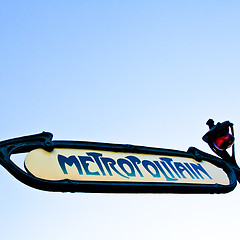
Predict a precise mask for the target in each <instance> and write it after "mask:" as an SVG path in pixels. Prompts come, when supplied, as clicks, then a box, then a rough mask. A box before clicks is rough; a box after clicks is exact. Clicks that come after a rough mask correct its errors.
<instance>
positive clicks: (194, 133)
mask: <svg viewBox="0 0 240 240" xmlns="http://www.w3.org/2000/svg"><path fill="white" fill-rule="evenodd" d="M0 22H1V24H0V36H1V37H0V65H1V68H0V81H1V95H0V101H1V106H2V115H1V118H0V124H1V126H2V127H1V134H0V139H1V140H5V139H9V138H13V137H17V136H24V135H30V134H34V133H40V132H42V131H50V132H52V133H53V135H54V139H55V140H62V139H71V140H86V141H100V142H113V143H130V144H135V145H144V146H154V147H161V148H169V149H171V148H172V149H178V150H183V151H186V150H187V149H188V147H190V146H195V147H197V148H199V149H201V150H203V151H206V152H209V153H211V152H210V150H209V149H208V146H207V145H206V144H205V143H204V142H203V141H202V140H201V138H202V136H203V135H204V134H205V132H206V131H207V130H208V129H207V126H206V125H205V123H206V121H207V120H208V119H209V118H213V119H214V120H215V121H220V122H222V121H225V120H229V121H231V122H233V123H234V124H235V125H234V126H235V134H236V153H237V157H238V156H239V154H240V152H239V150H238V146H239V141H238V139H239V136H240V124H239V122H240V114H239V111H238V108H239V102H240V96H239V87H240V86H239V85H240V83H239V77H240V73H239V58H240V57H239V56H240V45H239V42H240V34H239V28H240V3H239V1H228V2H227V1H221V0H220V1H214V0H213V1H187V0H186V1H176V0H172V1H154V0H152V1H134V0H131V1H94V0H92V1H61V0H60V1H11V0H10V1H0ZM0 171H1V174H0V176H1V183H0V189H1V193H2V194H1V208H0V210H1V220H0V226H1V228H0V229H1V233H0V236H2V238H3V239H15V238H18V239H32V238H33V236H34V239H36V240H37V239H43V238H44V239H53V238H55V239H56V238H57V239H59V240H62V239H66V238H86V239H97V238H98V239H105V240H107V239H124V238H125V239H130V238H134V239H139V240H142V239H146V238H149V237H150V238H160V237H161V238H162V237H163V238H165V239H174V238H176V237H178V238H179V237H180V236H181V238H185V239H187V240H188V239H192V238H193V237H194V238H195V239H202V238H203V237H205V238H209V236H211V238H212V239H218V240H221V239H225V238H226V237H229V235H230V236H232V237H236V236H237V234H238V229H237V227H238V225H237V222H238V216H239V213H240V212H239V200H240V190H239V189H238V187H237V188H236V189H235V190H234V191H233V192H232V193H229V194H226V195H197V196H193V195H174V194H170V195H151V194H146V195H143V194H140V195H131V194H124V195H114V194H83V193H78V194H62V193H49V192H42V191H39V190H35V189H31V188H29V187H27V186H25V185H23V184H22V183H20V182H18V181H17V180H16V179H14V178H13V177H12V176H11V175H10V174H8V173H7V172H6V170H5V169H3V168H0ZM13 229H15V230H13Z"/></svg>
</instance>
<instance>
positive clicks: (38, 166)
mask: <svg viewBox="0 0 240 240" xmlns="http://www.w3.org/2000/svg"><path fill="white" fill-rule="evenodd" d="M25 167H26V169H27V170H28V171H29V172H30V173H31V174H33V175H34V176H35V177H37V178H41V179H45V180H51V181H58V180H64V179H70V180H74V181H103V182H139V183H144V182H149V183H166V182H169V183H171V182H174V183H177V184H178V183H192V184H215V183H218V184H221V185H228V184H229V179H228V176H227V174H226V173H225V172H224V171H222V169H221V168H217V167H216V166H214V165H213V164H211V163H209V162H206V161H202V162H197V161H196V160H194V159H193V158H187V157H177V156H167V157H166V156H163V155H152V154H139V153H127V152H111V151H99V150H98V151H93V150H91V149H81V150H80V149H58V148H55V149H54V150H53V151H52V152H47V151H45V150H43V149H36V150H33V151H31V152H30V153H29V154H28V155H27V156H26V159H25Z"/></svg>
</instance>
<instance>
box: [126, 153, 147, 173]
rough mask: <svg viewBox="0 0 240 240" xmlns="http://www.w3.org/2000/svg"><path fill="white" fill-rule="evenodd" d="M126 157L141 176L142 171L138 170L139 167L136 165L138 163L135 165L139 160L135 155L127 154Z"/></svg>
mask: <svg viewBox="0 0 240 240" xmlns="http://www.w3.org/2000/svg"><path fill="white" fill-rule="evenodd" d="M126 158H127V159H129V160H130V161H131V163H132V164H133V166H134V167H135V169H136V170H137V172H138V173H139V175H140V176H141V177H143V174H142V172H141V171H140V169H139V167H138V165H137V164H140V163H141V161H140V160H139V159H138V158H137V157H135V156H127V157H126Z"/></svg>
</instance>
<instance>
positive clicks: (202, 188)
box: [0, 125, 238, 193]
mask: <svg viewBox="0 0 240 240" xmlns="http://www.w3.org/2000/svg"><path fill="white" fill-rule="evenodd" d="M224 126H225V125H224ZM52 137H53V135H52V134H51V133H47V132H43V133H40V134H36V135H31V136H25V137H20V138H15V139H10V140H6V141H2V142H0V164H1V165H2V166H3V167H4V168H5V169H6V170H7V171H9V172H10V173H11V174H12V175H13V176H14V177H15V178H17V179H18V180H19V181H21V182H23V183H24V184H27V185H28V186H31V187H33V188H36V189H40V190H46V191H54V192H94V193H227V192H230V191H232V190H233V189H234V188H235V187H236V184H237V177H236V174H237V173H238V169H237V167H236V166H233V164H232V163H228V162H227V161H225V160H224V159H221V158H218V157H215V156H212V155H210V154H207V153H204V152H202V151H200V150H198V149H196V148H193V147H191V148H189V150H188V151H187V152H183V151H177V150H170V149H161V148H151V147H143V146H134V145H128V144H110V143H96V142H82V141H52ZM18 153H28V154H27V155H26V158H25V162H24V165H25V170H24V169H21V168H19V167H18V166H17V165H16V164H15V163H14V162H13V161H12V160H11V155H13V154H18Z"/></svg>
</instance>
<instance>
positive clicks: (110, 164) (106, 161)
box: [101, 157, 129, 178]
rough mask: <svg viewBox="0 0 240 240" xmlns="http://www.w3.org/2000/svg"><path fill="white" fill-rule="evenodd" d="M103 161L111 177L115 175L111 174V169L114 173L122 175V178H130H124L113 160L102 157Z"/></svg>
mask: <svg viewBox="0 0 240 240" xmlns="http://www.w3.org/2000/svg"><path fill="white" fill-rule="evenodd" d="M101 160H102V162H103V164H104V166H105V168H106V169H107V171H108V174H109V175H110V176H113V174H112V172H111V169H112V170H113V171H114V172H116V173H117V174H118V175H120V176H122V177H124V178H129V177H127V176H124V175H123V174H121V173H120V172H119V171H118V170H117V169H116V168H115V165H116V162H115V161H114V160H113V159H111V158H107V157H101ZM109 166H110V167H111V168H110V167H109Z"/></svg>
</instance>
